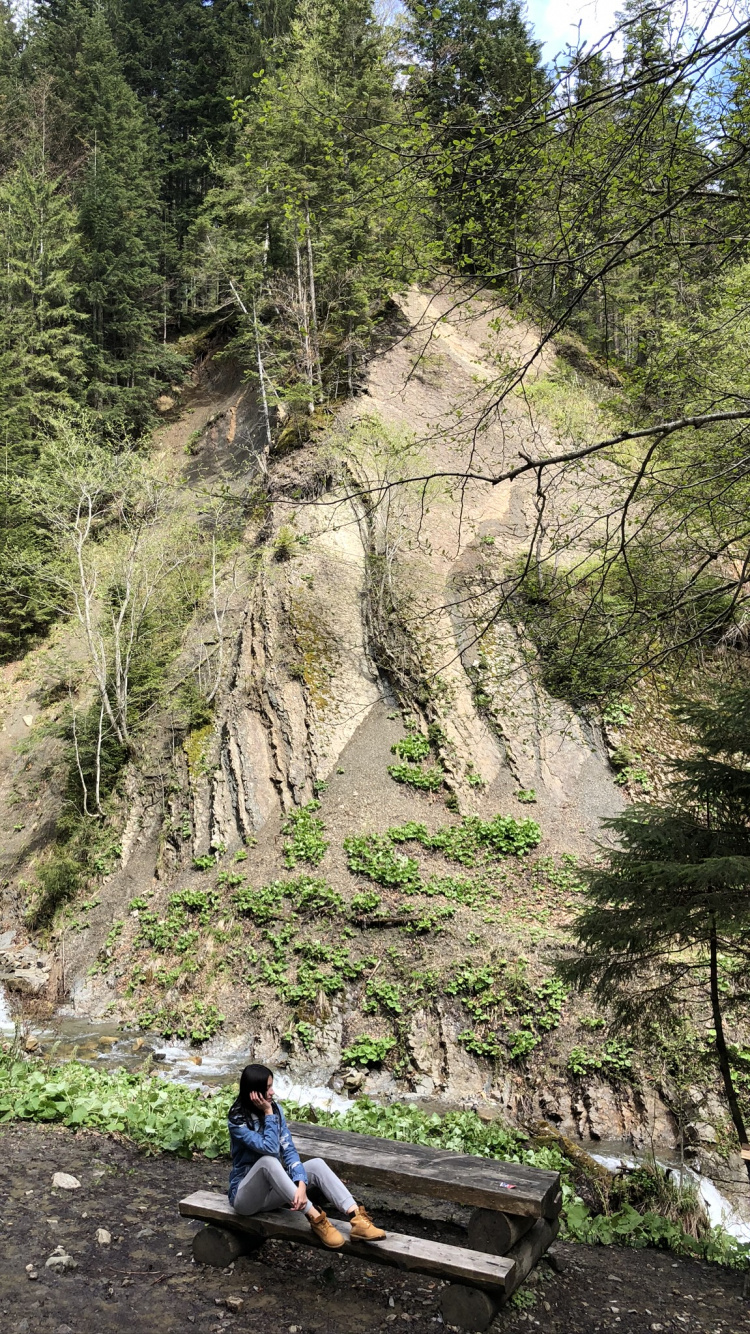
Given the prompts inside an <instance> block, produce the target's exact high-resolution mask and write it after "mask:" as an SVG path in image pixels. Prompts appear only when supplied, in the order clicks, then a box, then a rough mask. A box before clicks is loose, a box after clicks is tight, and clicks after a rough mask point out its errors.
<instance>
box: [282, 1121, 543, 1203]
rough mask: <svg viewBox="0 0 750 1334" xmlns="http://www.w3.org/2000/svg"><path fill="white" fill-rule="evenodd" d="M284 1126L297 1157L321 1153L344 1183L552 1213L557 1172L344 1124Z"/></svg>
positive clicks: (455, 1200) (318, 1156)
mask: <svg viewBox="0 0 750 1334" xmlns="http://www.w3.org/2000/svg"><path fill="white" fill-rule="evenodd" d="M289 1129H290V1130H291V1132H292V1135H293V1137H294V1143H295V1144H296V1146H297V1149H298V1151H299V1155H300V1157H301V1159H302V1161H303V1162H304V1161H305V1159H307V1158H325V1160H326V1162H327V1163H328V1165H329V1167H331V1168H333V1171H334V1172H336V1173H337V1175H338V1176H340V1177H342V1178H343V1179H344V1180H345V1181H348V1182H350V1183H351V1182H355V1183H358V1184H365V1185H370V1186H380V1187H385V1188H386V1189H391V1190H399V1191H402V1192H405V1193H406V1194H410V1195H427V1196H430V1197H431V1198H433V1199H438V1200H452V1201H453V1202H454V1203H457V1204H465V1205H474V1206H475V1207H477V1208H480V1209H490V1210H495V1211H497V1212H500V1213H505V1214H513V1215H515V1214H521V1215H524V1216H525V1217H527V1218H532V1219H536V1218H556V1217H557V1215H558V1214H559V1212H560V1206H561V1197H560V1173H559V1172H550V1171H547V1170H545V1169H543V1168H539V1167H527V1166H525V1165H524V1164H522V1163H504V1162H498V1160H497V1159H495V1158H477V1157H475V1156H474V1155H473V1154H470V1153H452V1152H451V1150H450V1149H433V1148H428V1147H426V1146H424V1145H421V1144H403V1143H401V1142H400V1141H397V1140H390V1139H377V1138H376V1137H375V1136H374V1135H359V1134H356V1133H355V1132H353V1131H350V1130H331V1129H329V1128H328V1127H326V1126H315V1125H309V1124H308V1123H307V1122H305V1121H291V1122H290V1123H289Z"/></svg>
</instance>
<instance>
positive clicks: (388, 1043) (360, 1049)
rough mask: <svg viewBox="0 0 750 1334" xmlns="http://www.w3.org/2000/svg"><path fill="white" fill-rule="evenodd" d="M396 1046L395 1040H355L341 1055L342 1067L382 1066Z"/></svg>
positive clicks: (368, 1038) (359, 1038)
mask: <svg viewBox="0 0 750 1334" xmlns="http://www.w3.org/2000/svg"><path fill="white" fill-rule="evenodd" d="M395 1045H396V1039H395V1038H370V1037H366V1036H364V1035H363V1036H362V1037H358V1038H355V1039H354V1041H353V1042H350V1043H349V1046H348V1047H346V1048H345V1049H344V1050H343V1051H342V1053H341V1064H342V1065H366V1066H374V1065H382V1064H383V1061H384V1060H385V1058H386V1056H387V1055H388V1053H389V1051H392V1050H393V1048H394V1047H395Z"/></svg>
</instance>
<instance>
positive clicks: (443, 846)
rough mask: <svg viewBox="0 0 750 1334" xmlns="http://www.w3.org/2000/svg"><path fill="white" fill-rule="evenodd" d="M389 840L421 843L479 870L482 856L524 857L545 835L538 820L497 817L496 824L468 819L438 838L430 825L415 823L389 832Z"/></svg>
mask: <svg viewBox="0 0 750 1334" xmlns="http://www.w3.org/2000/svg"><path fill="white" fill-rule="evenodd" d="M388 837H389V839H391V841H392V842H394V843H407V842H416V843H421V844H422V847H424V848H431V849H435V850H437V851H439V852H442V853H443V854H444V856H446V857H448V858H450V860H451V861H456V862H461V864H462V865H463V866H475V865H476V862H477V859H478V857H479V854H480V853H481V852H484V853H485V854H486V856H487V857H488V858H494V857H501V856H516V857H522V856H524V855H525V854H526V853H527V852H530V851H531V849H532V848H535V847H536V846H537V844H538V843H539V842H540V840H541V837H542V831H541V829H540V828H539V825H538V824H537V823H536V821H535V820H515V819H514V818H513V816H512V815H496V816H494V818H493V819H492V820H482V819H480V817H479V816H478V815H465V816H464V817H463V819H462V820H461V823H460V824H456V825H444V826H443V828H442V829H438V830H437V831H436V832H435V833H434V834H430V833H429V832H428V830H427V827H426V825H423V824H418V823H416V822H414V821H412V822H410V823H409V824H405V825H400V826H397V827H395V828H393V829H389V830H388Z"/></svg>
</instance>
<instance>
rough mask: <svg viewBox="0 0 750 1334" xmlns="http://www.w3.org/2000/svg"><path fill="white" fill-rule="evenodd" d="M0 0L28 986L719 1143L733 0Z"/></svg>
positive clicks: (629, 1128)
mask: <svg viewBox="0 0 750 1334" xmlns="http://www.w3.org/2000/svg"><path fill="white" fill-rule="evenodd" d="M0 20H1V23H2V28H1V32H0V105H1V106H2V122H1V123H2V131H1V134H0V253H1V254H2V258H3V262H2V265H0V441H1V447H2V468H1V469H0V663H1V664H2V668H1V670H2V676H1V677H0V726H1V727H2V730H1V731H0V820H1V821H2V828H1V831H0V844H1V846H0V867H1V869H2V877H3V880H2V885H3V888H2V896H3V897H2V921H1V922H0V927H1V932H0V951H3V952H2V953H0V962H1V963H2V968H3V969H4V970H5V971H4V974H3V976H4V978H5V982H6V983H7V986H8V989H9V991H10V993H11V995H12V997H13V999H14V1005H16V1006H17V1007H18V1011H19V1013H20V1012H22V1013H24V1014H25V1015H26V1016H27V1017H30V1018H34V1017H35V1016H36V1017H37V1018H38V1017H39V1016H42V1015H46V1016H49V1015H51V1014H52V1013H54V1011H55V1010H56V1009H57V1008H58V1007H60V1006H62V1007H67V1012H68V1013H72V1014H77V1015H82V1014H86V1015H89V1016H95V1017H97V1018H103V1017H106V1016H110V1017H113V1018H114V1019H116V1020H117V1021H118V1022H119V1023H120V1024H121V1025H122V1026H123V1029H132V1028H134V1027H136V1026H139V1027H140V1028H141V1029H142V1030H144V1031H147V1032H149V1033H151V1034H152V1036H153V1037H154V1039H155V1038H156V1037H157V1036H161V1037H163V1038H175V1037H176V1038H179V1039H180V1040H182V1041H184V1042H192V1043H193V1044H195V1045H196V1046H200V1045H202V1044H206V1043H211V1042H214V1043H215V1044H220V1043H221V1042H225V1043H228V1044H230V1046H232V1048H233V1050H235V1051H238V1050H240V1049H243V1050H244V1049H248V1048H253V1047H254V1050H255V1051H256V1052H257V1053H258V1055H259V1056H264V1057H265V1058H266V1059H268V1060H269V1061H271V1062H272V1063H276V1064H278V1063H282V1064H283V1063H287V1064H288V1065H289V1067H290V1069H292V1070H294V1071H296V1072H298V1073H299V1072H302V1073H305V1072H307V1074H308V1075H309V1076H310V1078H314V1079H315V1080H317V1081H319V1082H326V1083H328V1082H329V1081H330V1082H332V1086H333V1087H335V1088H338V1089H339V1090H342V1089H348V1090H357V1089H362V1088H364V1089H365V1090H367V1091H369V1092H373V1093H380V1094H383V1095H384V1096H385V1095H388V1096H391V1095H393V1094H395V1093H403V1092H404V1091H407V1092H411V1093H412V1094H419V1095H421V1096H434V1097H443V1098H445V1099H448V1100H451V1101H454V1102H456V1101H459V1102H465V1101H466V1100H467V1099H478V1098H483V1099H487V1100H494V1102H495V1103H496V1104H497V1105H498V1106H499V1107H500V1108H502V1110H503V1111H504V1113H505V1114H506V1115H508V1116H510V1117H511V1118H513V1119H514V1120H515V1121H517V1122H525V1123H527V1122H529V1120H532V1119H534V1118H539V1117H543V1118H545V1119H547V1120H548V1121H552V1122H553V1123H554V1124H555V1125H556V1126H558V1127H560V1128H562V1130H564V1131H565V1132H566V1133H570V1134H572V1135H578V1136H581V1137H584V1138H586V1137H588V1138H591V1137H594V1138H612V1139H617V1140H623V1139H625V1138H626V1137H627V1136H632V1137H634V1138H635V1139H636V1140H637V1141H639V1142H643V1141H645V1140H646V1139H648V1137H649V1136H654V1135H655V1136H656V1138H657V1139H659V1140H660V1141H661V1142H664V1143H667V1144H669V1145H670V1146H671V1147H672V1148H674V1147H675V1146H679V1148H680V1151H681V1152H682V1151H683V1150H684V1149H685V1146H686V1145H688V1146H690V1145H692V1150H693V1152H694V1153H698V1152H701V1153H704V1154H714V1155H715V1169H714V1170H715V1173H716V1174H717V1175H721V1174H722V1173H723V1174H724V1176H725V1178H726V1180H727V1181H728V1182H731V1181H732V1180H734V1181H735V1183H736V1179H737V1177H738V1174H739V1175H740V1176H741V1174H742V1172H743V1171H744V1168H743V1164H742V1160H741V1158H740V1156H739V1147H740V1144H742V1143H745V1141H746V1139H747V1135H746V1131H745V1119H746V1117H747V1115H748V1107H747V1105H746V1104H747V1096H748V1089H750V1074H749V1073H748V1072H750V1033H748V1030H747V1009H746V1003H747V958H748V948H749V947H750V899H748V888H749V887H750V836H749V832H748V810H747V778H746V774H747V765H748V756H750V723H749V722H748V719H749V718H750V702H749V701H748V694H747V669H748V641H749V626H750V620H749V619H748V618H749V616H750V611H748V606H747V599H748V591H749V587H750V586H749V584H748V563H749V562H750V522H749V521H748V513H749V512H750V511H749V509H748V498H749V495H748V492H749V482H750V434H749V432H750V253H749V247H750V189H748V172H749V171H750V24H747V23H739V22H738V21H737V20H736V18H733V17H732V15H731V14H729V13H727V14H726V15H723V14H721V13H719V12H718V11H716V10H712V11H711V15H710V16H707V17H705V18H701V16H700V15H699V14H698V13H697V12H696V13H695V14H691V17H690V20H689V21H688V20H687V19H686V17H685V13H684V11H683V9H682V8H681V7H680V6H678V5H677V4H673V3H669V2H665V3H653V4H652V3H647V2H646V0H629V2H628V3H627V4H626V6H625V10H624V13H623V15H622V16H621V19H620V21H619V25H618V29H617V32H616V33H614V34H610V35H609V36H608V37H606V38H605V39H603V40H602V41H601V42H600V43H599V44H598V45H596V46H591V45H586V44H581V45H580V46H579V47H577V48H571V49H569V50H568V51H566V52H564V53H562V54H561V55H559V56H558V57H557V58H556V60H555V61H545V60H544V59H543V57H542V48H541V46H540V44H539V42H538V41H537V40H536V38H535V35H534V33H533V31H532V29H531V27H530V25H529V23H528V22H527V19H526V16H525V13H524V10H523V7H522V6H521V5H519V4H518V3H516V0H501V2H500V3H498V4H494V3H490V0H436V3H435V4H434V5H423V4H421V3H415V2H414V0H406V3H405V4H404V5H403V6H402V7H401V8H400V10H399V11H398V13H397V14H395V15H393V16H391V17H390V18H389V19H388V20H385V19H383V18H382V17H381V16H379V15H377V14H376V13H375V12H374V11H373V8H372V6H371V4H370V2H369V0H299V3H294V0H252V2H250V0H213V3H208V4H207V3H204V2H203V0H164V2H163V3H159V4H156V3H154V2H153V0H105V2H104V3H97V4H87V3H84V2H83V0H75V3H68V2H67V0H40V2H39V3H38V4H36V6H33V5H32V6H30V7H28V8H27V9H26V10H24V11H23V12H22V11H20V10H18V9H16V8H15V7H11V6H9V5H5V6H4V7H3V8H2V9H1V10H0ZM602 840H603V843H602ZM613 848H614V851H612V849H613ZM587 868H588V869H587ZM217 1049H218V1047H217Z"/></svg>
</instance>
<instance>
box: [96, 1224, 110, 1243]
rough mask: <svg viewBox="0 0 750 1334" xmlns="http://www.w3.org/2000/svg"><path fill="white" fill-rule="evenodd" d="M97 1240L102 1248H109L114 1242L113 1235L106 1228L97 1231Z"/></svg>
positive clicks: (99, 1228)
mask: <svg viewBox="0 0 750 1334" xmlns="http://www.w3.org/2000/svg"><path fill="white" fill-rule="evenodd" d="M96 1240H97V1242H98V1243H99V1245H100V1246H109V1245H111V1242H112V1233H111V1232H108V1231H107V1229H106V1227H98V1228H97V1229H96Z"/></svg>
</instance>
